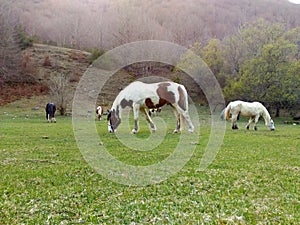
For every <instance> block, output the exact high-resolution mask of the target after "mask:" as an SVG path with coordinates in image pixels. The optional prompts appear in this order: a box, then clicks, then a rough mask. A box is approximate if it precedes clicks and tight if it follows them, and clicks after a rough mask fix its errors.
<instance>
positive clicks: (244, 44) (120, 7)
mask: <svg viewBox="0 0 300 225" xmlns="http://www.w3.org/2000/svg"><path fill="white" fill-rule="evenodd" d="M0 12H1V13H0V29H1V33H0V35H1V37H0V42H1V43H0V48H1V49H0V85H3V84H12V85H14V84H15V83H16V82H17V83H26V84H33V83H36V82H38V81H37V80H36V79H35V78H36V75H34V74H33V73H34V71H31V70H30V69H28V67H26V68H24V65H25V64H24V62H25V63H27V60H30V57H28V56H26V55H24V50H22V49H26V48H27V47H30V46H31V45H32V43H34V42H35V43H44V44H49V45H55V46H59V47H68V48H73V49H81V50H88V51H90V52H91V53H92V56H93V57H94V58H96V56H98V55H101V54H102V53H104V52H105V51H107V50H110V49H113V48H115V47H117V46H120V45H122V44H125V43H129V42H133V41H138V40H149V39H150V40H151V39H156V40H165V41H169V42H174V43H177V44H179V45H182V46H185V47H187V48H189V49H191V50H192V51H193V52H194V53H196V54H197V55H200V56H201V57H202V59H203V60H204V61H205V62H206V64H207V65H208V66H209V67H210V69H211V70H212V72H213V73H214V75H215V76H216V77H217V79H218V81H219V83H220V85H221V87H222V88H223V90H224V95H225V98H226V100H227V101H230V100H234V99H237V98H239V99H242V100H247V101H261V102H263V103H264V104H266V105H267V107H268V108H271V109H273V112H274V113H276V115H279V111H280V110H281V109H287V110H288V111H290V112H291V114H293V115H294V114H297V113H299V105H300V90H299V87H300V62H299V58H300V53H299V50H300V5H296V4H291V3H289V2H288V1H285V0H187V1H179V0H148V1H139V0H130V1H122V0H101V1H100V0H99V1H98V0H64V1H56V0H28V1H18V0H15V1H2V2H1V3H0ZM49 57H50V58H51V54H49ZM185 57H187V58H188V57H189V55H188V54H187V55H186V56H185ZM44 60H45V59H44ZM62 60H63V59H62ZM26 65H27V64H26ZM22 66H23V67H22ZM143 67H144V68H143ZM146 67H147V68H152V69H153V70H152V71H148V72H153V73H156V74H155V75H161V76H168V77H169V75H170V73H172V72H173V71H174V67H170V68H169V71H166V67H165V66H162V67H161V66H160V64H152V65H150V67H149V65H146V63H145V65H139V66H138V67H135V66H132V67H131V68H130V67H128V68H126V69H127V70H128V71H131V72H132V73H134V74H135V77H136V78H137V77H139V76H144V75H145V74H144V72H143V71H145V68H146ZM137 68H139V69H137ZM52 69H53V71H54V72H53V71H52V72H49V74H51V76H52V75H53V74H57V71H55V70H56V67H55V66H53V68H52ZM59 73H60V72H59ZM71 73H72V72H71ZM199 75H200V74H199ZM59 76H60V77H66V76H67V78H66V79H72V77H74V74H68V75H65V74H63V75H61V74H59ZM76 76H77V75H76ZM38 77H39V76H38ZM171 79H174V80H176V81H179V82H184V81H185V75H184V73H182V72H180V71H177V73H176V74H175V75H174V76H173V78H172V77H171ZM129 81H130V80H128V82H129ZM185 85H187V87H188V89H189V88H190V89H194V88H193V86H192V85H191V86H189V85H190V84H189V82H187V81H186V83H185ZM120 88H122V87H120Z"/></svg>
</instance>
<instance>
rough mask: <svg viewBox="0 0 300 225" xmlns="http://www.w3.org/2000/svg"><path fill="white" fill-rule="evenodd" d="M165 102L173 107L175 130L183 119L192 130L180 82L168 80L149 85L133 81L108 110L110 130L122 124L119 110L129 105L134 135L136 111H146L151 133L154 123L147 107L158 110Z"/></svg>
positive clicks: (177, 130) (178, 128)
mask: <svg viewBox="0 0 300 225" xmlns="http://www.w3.org/2000/svg"><path fill="white" fill-rule="evenodd" d="M165 104H168V105H171V106H172V108H173V109H174V112H175V115H176V117H177V126H176V128H175V130H174V133H177V132H179V131H180V130H181V127H182V126H181V123H182V122H183V120H185V121H186V122H187V124H188V131H189V132H191V133H192V132H193V131H194V125H193V123H192V121H191V119H190V116H189V113H188V94H187V91H186V89H185V87H184V86H183V85H181V84H178V83H174V82H171V81H166V82H159V83H151V84H147V83H143V82H140V81H135V82H133V83H131V84H129V85H128V86H127V87H125V88H124V89H123V90H122V91H121V92H120V93H119V94H118V96H117V97H116V99H115V100H114V102H113V105H112V107H111V110H110V111H109V113H108V116H107V120H108V130H109V132H115V131H116V129H117V127H118V126H119V124H120V123H121V117H122V110H123V109H124V108H125V107H127V106H128V107H131V108H132V109H133V114H134V128H133V130H132V133H133V134H135V133H137V132H138V130H139V125H138V118H139V112H142V113H143V114H145V116H146V119H147V121H148V122H149V124H150V127H151V130H152V132H155V131H156V126H155V124H154V123H153V121H152V119H151V117H150V115H149V109H160V107H162V106H163V105H165Z"/></svg>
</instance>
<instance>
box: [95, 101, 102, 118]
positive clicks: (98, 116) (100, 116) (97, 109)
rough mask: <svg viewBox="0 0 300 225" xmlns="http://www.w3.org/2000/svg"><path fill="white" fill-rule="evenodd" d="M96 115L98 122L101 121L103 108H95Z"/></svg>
mask: <svg viewBox="0 0 300 225" xmlns="http://www.w3.org/2000/svg"><path fill="white" fill-rule="evenodd" d="M96 114H97V118H98V120H102V115H103V107H102V106H100V105H99V106H97V108H96Z"/></svg>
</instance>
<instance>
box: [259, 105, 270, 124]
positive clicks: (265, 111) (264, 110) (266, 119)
mask: <svg viewBox="0 0 300 225" xmlns="http://www.w3.org/2000/svg"><path fill="white" fill-rule="evenodd" d="M261 106H262V109H263V114H262V116H263V118H264V119H265V122H266V124H267V123H268V124H269V123H270V120H271V116H270V113H269V112H268V110H267V108H266V107H265V106H264V105H262V104H261Z"/></svg>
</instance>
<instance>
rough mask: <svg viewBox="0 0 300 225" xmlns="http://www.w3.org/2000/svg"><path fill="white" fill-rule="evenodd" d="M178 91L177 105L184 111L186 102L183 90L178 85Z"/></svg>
mask: <svg viewBox="0 0 300 225" xmlns="http://www.w3.org/2000/svg"><path fill="white" fill-rule="evenodd" d="M178 93H179V100H178V105H179V107H180V108H182V109H183V110H184V111H186V102H185V99H184V92H183V89H182V88H181V87H180V86H178Z"/></svg>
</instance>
